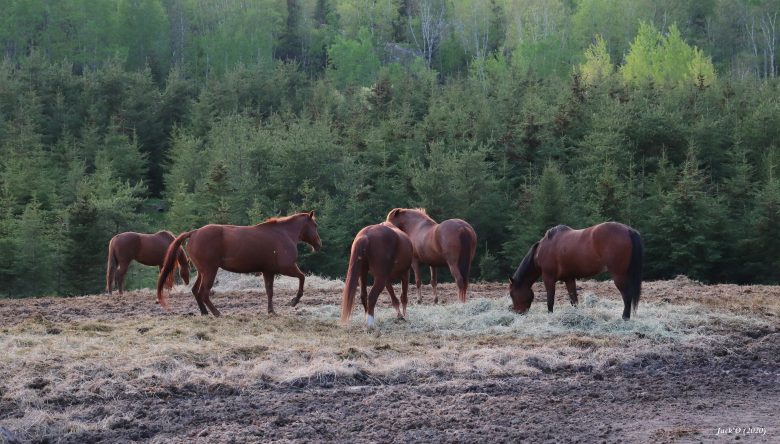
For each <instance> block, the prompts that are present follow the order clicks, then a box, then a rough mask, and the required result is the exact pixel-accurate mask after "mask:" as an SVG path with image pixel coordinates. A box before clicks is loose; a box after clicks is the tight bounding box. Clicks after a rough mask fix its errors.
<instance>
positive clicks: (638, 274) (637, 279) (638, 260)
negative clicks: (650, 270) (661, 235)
mask: <svg viewBox="0 0 780 444" xmlns="http://www.w3.org/2000/svg"><path fill="white" fill-rule="evenodd" d="M628 234H629V236H630V237H631V262H629V264H628V296H629V298H630V299H631V308H632V309H633V312H634V315H636V308H637V306H638V305H639V295H640V294H642V262H643V260H644V247H643V246H642V237H641V236H640V235H639V232H638V231H636V230H634V229H633V228H632V229H630V230H629V232H628Z"/></svg>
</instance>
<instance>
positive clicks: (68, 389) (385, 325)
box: [0, 278, 780, 443]
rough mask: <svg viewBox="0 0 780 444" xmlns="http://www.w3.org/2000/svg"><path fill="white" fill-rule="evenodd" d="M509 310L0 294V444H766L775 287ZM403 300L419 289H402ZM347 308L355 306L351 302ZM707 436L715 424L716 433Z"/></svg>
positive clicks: (483, 294)
mask: <svg viewBox="0 0 780 444" xmlns="http://www.w3.org/2000/svg"><path fill="white" fill-rule="evenodd" d="M578 286H579V291H580V294H581V301H582V303H581V304H580V307H579V308H577V309H574V308H572V307H570V306H569V304H568V301H567V297H566V296H565V294H566V292H565V291H564V290H563V287H562V286H560V287H559V291H558V296H557V298H556V312H555V313H554V314H552V315H550V314H548V313H546V304H545V303H544V300H545V295H544V292H543V290H542V289H541V288H536V293H537V299H536V301H535V303H534V306H533V308H532V310H531V313H529V315H526V316H517V315H514V314H512V313H510V312H509V311H508V310H506V307H508V306H509V299H508V297H507V289H506V286H505V285H504V284H493V283H482V284H474V285H472V287H471V288H470V291H469V298H470V302H469V303H467V304H465V305H464V304H459V303H455V302H454V299H455V294H456V291H455V289H454V287H453V286H452V285H441V286H440V289H441V290H440V291H441V293H442V294H444V295H447V297H448V298H449V299H448V301H447V303H446V304H444V305H440V306H436V307H433V306H431V305H430V301H431V299H432V297H431V294H430V288H427V287H425V288H424V295H425V297H426V303H425V304H423V305H417V304H415V303H412V304H411V305H410V307H409V313H410V314H409V316H408V317H407V320H406V321H403V322H400V321H397V320H395V319H394V314H393V311H392V308H390V307H389V304H388V301H387V299H389V298H388V297H387V296H386V294H385V295H382V296H381V297H380V300H381V301H382V302H383V304H384V305H383V307H382V308H381V309H380V310H379V312H378V316H377V321H378V329H377V330H376V331H366V329H365V328H364V327H363V325H362V324H363V317H362V313H361V311H362V307H358V309H356V311H355V312H354V316H353V321H352V323H351V324H350V325H349V326H341V325H339V324H338V322H337V317H338V304H339V301H340V293H339V291H338V290H337V289H335V287H336V286H333V287H330V288H327V289H318V288H311V287H307V289H306V292H305V295H304V297H303V299H302V301H301V303H300V305H299V306H298V307H296V308H291V307H288V306H287V305H286V303H287V302H288V301H289V299H291V297H292V296H293V292H292V291H289V290H287V289H279V290H277V292H276V298H275V303H276V310H277V312H278V314H277V315H276V316H268V315H266V314H265V307H266V303H265V300H266V299H265V295H264V294H263V293H262V292H261V291H260V290H258V291H232V292H217V293H216V294H215V295H214V296H213V299H212V300H213V301H214V303H215V305H217V307H218V308H219V309H220V310H221V311H222V312H223V314H224V315H225V316H223V317H222V318H220V319H214V318H211V317H201V316H199V315H196V313H198V311H197V306H196V305H195V302H194V299H193V298H192V296H191V295H189V294H187V293H186V292H185V289H183V288H178V289H177V291H175V292H174V293H173V294H172V295H171V299H170V300H171V306H172V310H171V311H170V312H164V311H163V310H162V309H161V308H160V307H159V306H158V305H157V304H155V302H154V297H153V295H152V293H151V292H150V291H148V290H145V291H136V292H130V293H126V294H125V295H124V296H122V297H119V296H118V295H114V296H110V297H109V296H104V295H96V296H86V297H78V298H68V299H60V298H36V299H26V300H0V350H4V351H3V352H2V353H3V357H2V362H1V363H0V442H2V441H3V440H6V441H11V442H12V441H14V440H16V441H18V442H28V441H31V442H73V443H87V442H148V441H152V442H188V443H189V442H261V441H262V442H268V441H274V442H289V441H295V442H319V441H339V442H346V441H348V442H518V441H521V440H524V441H525V440H527V441H530V442H584V443H590V442H625V441H629V442H720V441H740V442H742V441H747V442H754V441H755V442H780V419H778V415H777V412H778V411H780V317H779V316H780V287H773V286H736V285H715V286H703V285H700V284H698V283H696V282H693V281H690V280H687V279H685V278H678V279H676V280H672V281H662V282H650V283H645V285H644V291H643V295H642V302H641V304H640V307H639V311H638V316H637V317H636V319H632V320H631V321H628V322H624V321H622V320H620V319H619V318H620V313H621V310H622V308H621V307H622V302H620V301H619V295H618V293H617V290H615V288H614V286H612V285H611V283H610V282H597V281H584V282H579V283H578ZM411 299H412V300H414V299H416V296H414V295H413V296H412V298H411ZM358 305H359V304H358ZM719 429H720V432H721V433H719Z"/></svg>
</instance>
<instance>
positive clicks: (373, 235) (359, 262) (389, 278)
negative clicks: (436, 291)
mask: <svg viewBox="0 0 780 444" xmlns="http://www.w3.org/2000/svg"><path fill="white" fill-rule="evenodd" d="M413 252H414V249H413V247H412V242H411V240H409V236H407V235H406V233H404V232H403V231H401V230H399V229H398V228H397V227H395V226H394V225H392V224H390V223H388V222H383V223H381V224H377V225H369V226H367V227H365V228H363V229H362V230H360V231H359V232H358V234H357V235H356V236H355V240H354V242H352V251H351V254H350V256H349V268H348V269H347V277H346V279H345V280H344V293H343V294H342V297H341V322H342V323H346V322H347V321H348V320H349V317H350V315H351V314H352V306H353V305H354V302H355V290H356V289H357V285H358V280H360V300H361V302H363V308H364V309H365V311H366V323H367V324H368V327H369V328H372V327H373V326H374V307H375V306H376V301H377V299H378V298H379V294H380V293H382V289H385V288H386V289H387V292H388V293H390V299H391V300H392V302H393V307H394V308H395V311H396V313H397V315H398V319H404V317H405V316H406V303H407V293H408V290H409V268H410V267H411V265H412V257H413V254H414V253H413ZM368 273H371V275H373V276H374V284H373V286H372V287H371V292H366V285H367V279H368ZM399 278H400V279H401V302H400V304H399V302H398V299H397V298H396V297H395V292H394V291H393V281H394V280H396V279H399ZM399 305H400V306H399Z"/></svg>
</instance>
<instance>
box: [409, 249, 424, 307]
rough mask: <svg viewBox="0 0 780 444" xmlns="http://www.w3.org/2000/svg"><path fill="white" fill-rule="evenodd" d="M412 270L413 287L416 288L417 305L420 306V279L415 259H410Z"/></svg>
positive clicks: (418, 267)
mask: <svg viewBox="0 0 780 444" xmlns="http://www.w3.org/2000/svg"><path fill="white" fill-rule="evenodd" d="M412 270H413V271H414V285H416V286H417V303H418V304H422V302H423V299H422V290H421V289H420V287H422V278H421V277H420V262H419V261H417V259H412Z"/></svg>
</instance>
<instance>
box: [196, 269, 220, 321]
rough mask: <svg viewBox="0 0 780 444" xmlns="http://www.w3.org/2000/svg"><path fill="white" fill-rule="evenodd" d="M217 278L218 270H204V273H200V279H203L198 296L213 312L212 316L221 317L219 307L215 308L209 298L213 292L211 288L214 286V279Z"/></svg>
mask: <svg viewBox="0 0 780 444" xmlns="http://www.w3.org/2000/svg"><path fill="white" fill-rule="evenodd" d="M199 271H200V270H199ZM201 277H202V279H201ZM216 277H217V270H216V269H215V270H203V273H198V278H199V279H201V281H200V288H199V289H198V294H199V295H200V300H201V301H203V303H204V304H206V306H207V307H208V308H209V310H210V311H211V314H213V315H214V316H219V315H220V313H219V310H217V307H215V306H214V304H212V303H211V298H210V297H209V294H210V292H211V287H212V286H213V285H214V278H216Z"/></svg>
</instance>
